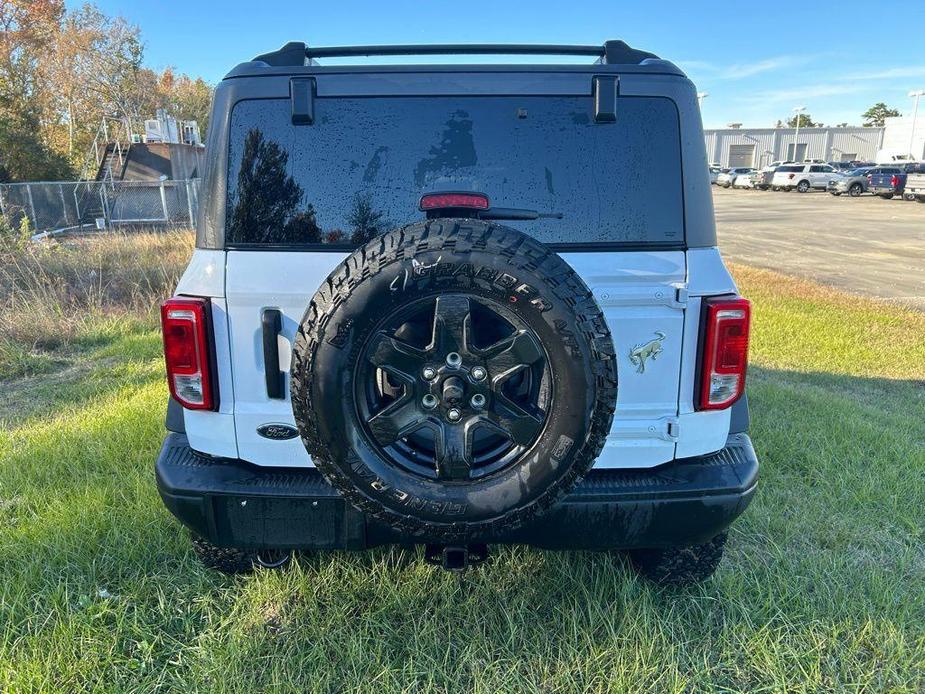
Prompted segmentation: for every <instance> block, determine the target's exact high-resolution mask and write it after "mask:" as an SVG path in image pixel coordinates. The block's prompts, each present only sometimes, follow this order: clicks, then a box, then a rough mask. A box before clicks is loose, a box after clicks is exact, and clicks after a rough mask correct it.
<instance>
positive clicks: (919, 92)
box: [909, 89, 925, 160]
mask: <svg viewBox="0 0 925 694" xmlns="http://www.w3.org/2000/svg"><path fill="white" fill-rule="evenodd" d="M909 96H911V97H912V98H913V99H915V106H913V107H912V132H911V133H909V156H911V157H913V158H914V159H916V160H918V159H919V156H918V155H916V154H915V153H914V152H913V151H912V148H913V147H914V146H915V121H916V119H917V118H918V115H919V99H920V98H921V97H923V96H925V89H916V90H915V91H911V92H909ZM919 154H921V152H920V153H919Z"/></svg>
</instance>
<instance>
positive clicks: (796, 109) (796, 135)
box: [793, 106, 806, 161]
mask: <svg viewBox="0 0 925 694" xmlns="http://www.w3.org/2000/svg"><path fill="white" fill-rule="evenodd" d="M805 110H806V107H805V106H795V107H794V109H793V112H794V113H795V114H797V131H796V132H795V133H794V134H793V161H796V159H797V148H798V147H799V145H800V114H801V113H803V111H805Z"/></svg>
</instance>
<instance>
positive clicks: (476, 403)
mask: <svg viewBox="0 0 925 694" xmlns="http://www.w3.org/2000/svg"><path fill="white" fill-rule="evenodd" d="M469 404H470V405H472V407H473V408H475V409H476V410H481V409H482V408H483V407H485V396H484V395H482V394H481V393H476V394H475V395H473V396H472V399H471V400H470V401H469Z"/></svg>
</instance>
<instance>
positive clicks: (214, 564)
mask: <svg viewBox="0 0 925 694" xmlns="http://www.w3.org/2000/svg"><path fill="white" fill-rule="evenodd" d="M192 544H193V552H194V553H195V554H196V557H197V558H198V559H199V561H200V562H202V564H203V565H204V566H205V567H206V568H209V569H213V570H214V571H219V572H221V573H223V574H230V575H234V574H246V573H250V572H251V571H253V570H254V565H255V562H256V557H257V555H256V553H255V552H248V551H245V550H241V549H234V548H231V547H217V546H215V545H213V544H212V543H211V542H207V541H206V540H203V539H202V538H201V537H193V538H192Z"/></svg>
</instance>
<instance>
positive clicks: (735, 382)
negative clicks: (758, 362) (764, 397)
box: [698, 298, 751, 410]
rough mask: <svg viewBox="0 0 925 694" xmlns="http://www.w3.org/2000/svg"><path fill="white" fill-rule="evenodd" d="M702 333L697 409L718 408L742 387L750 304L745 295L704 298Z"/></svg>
mask: <svg viewBox="0 0 925 694" xmlns="http://www.w3.org/2000/svg"><path fill="white" fill-rule="evenodd" d="M704 303H705V306H706V325H705V330H706V333H705V335H704V341H703V355H702V357H701V362H700V364H701V365H700V374H701V376H700V399H699V403H698V409H700V410H721V409H723V408H726V407H729V406H730V405H731V404H732V403H734V402H735V401H736V400H738V399H739V396H740V395H742V393H743V391H744V390H745V369H746V367H747V365H748V337H749V320H750V318H751V304H749V302H748V301H747V300H745V299H728V298H715V299H706V300H705V302H704Z"/></svg>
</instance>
